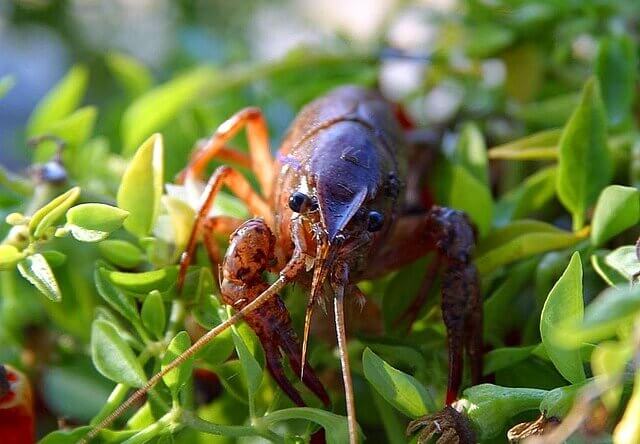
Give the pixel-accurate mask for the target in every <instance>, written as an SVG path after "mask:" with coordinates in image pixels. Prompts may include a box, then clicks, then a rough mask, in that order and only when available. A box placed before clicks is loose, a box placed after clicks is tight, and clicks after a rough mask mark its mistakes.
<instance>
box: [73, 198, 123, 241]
mask: <svg viewBox="0 0 640 444" xmlns="http://www.w3.org/2000/svg"><path fill="white" fill-rule="evenodd" d="M128 215H129V212H127V211H124V210H121V209H120V208H117V207H113V206H111V205H104V204H98V203H89V204H82V205H77V206H75V207H73V208H71V209H70V210H69V211H67V225H66V227H67V228H69V230H70V231H71V234H72V235H73V237H75V238H76V239H78V240H79V241H83V242H97V241H101V240H104V239H105V238H106V237H107V236H109V234H111V233H112V232H113V231H115V230H117V229H118V228H120V227H121V226H122V222H123V221H124V220H125V219H126V218H127V216H128Z"/></svg>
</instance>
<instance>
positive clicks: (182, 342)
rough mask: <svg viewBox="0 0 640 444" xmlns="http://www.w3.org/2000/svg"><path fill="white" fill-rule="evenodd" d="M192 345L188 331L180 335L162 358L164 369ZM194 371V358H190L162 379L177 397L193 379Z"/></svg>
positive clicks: (173, 340)
mask: <svg viewBox="0 0 640 444" xmlns="http://www.w3.org/2000/svg"><path fill="white" fill-rule="evenodd" d="M190 345H191V340H190V339H189V334H188V333H187V332H186V331H181V332H180V333H178V334H177V335H176V336H175V337H174V338H173V339H172V340H171V342H170V343H169V346H168V347H167V351H166V352H165V354H164V356H163V358H162V368H163V369H164V368H165V367H166V366H167V365H169V364H170V363H171V362H172V361H174V360H175V359H176V358H178V357H179V356H180V355H181V354H182V353H183V352H185V351H186V350H187V349H188V348H189V346H190ZM192 371H193V357H190V358H188V359H187V360H186V361H185V362H183V363H182V364H180V365H179V366H178V367H177V368H175V369H173V370H171V371H170V372H169V373H167V374H166V375H164V376H163V377H162V379H163V380H164V383H165V384H167V386H168V387H169V390H171V393H172V395H173V396H174V397H175V396H176V395H177V393H178V391H179V390H180V389H181V388H182V386H183V385H184V384H185V383H186V382H187V380H188V379H189V378H190V377H191V372H192Z"/></svg>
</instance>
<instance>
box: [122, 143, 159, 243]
mask: <svg viewBox="0 0 640 444" xmlns="http://www.w3.org/2000/svg"><path fill="white" fill-rule="evenodd" d="M163 152H164V144H163V142H162V136H161V135H160V134H154V135H153V136H151V137H149V138H148V139H147V140H146V141H145V142H144V143H143V144H142V145H141V146H140V148H138V151H137V152H136V154H135V156H133V159H132V160H131V162H130V163H129V166H128V167H127V170H126V171H125V173H124V176H123V177H122V182H121V183H120V188H118V207H120V208H122V209H123V210H126V211H128V212H129V217H128V218H127V219H126V220H125V221H124V227H125V228H126V229H127V231H129V232H130V233H133V234H135V235H136V236H138V237H143V236H146V235H148V234H149V233H150V232H151V230H152V229H153V226H154V224H155V222H156V219H157V217H158V213H159V211H160V198H161V196H162V183H163V179H164V177H163V175H164V172H163V171H164V168H163V155H164V154H163Z"/></svg>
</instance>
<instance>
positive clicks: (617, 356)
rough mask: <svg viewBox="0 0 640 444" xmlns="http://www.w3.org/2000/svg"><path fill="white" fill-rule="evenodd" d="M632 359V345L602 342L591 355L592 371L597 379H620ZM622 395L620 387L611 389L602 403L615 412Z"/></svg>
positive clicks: (605, 394) (604, 396)
mask: <svg viewBox="0 0 640 444" xmlns="http://www.w3.org/2000/svg"><path fill="white" fill-rule="evenodd" d="M632 357H633V348H632V347H631V346H630V344H625V343H619V342H614V341H607V342H601V343H600V344H598V345H597V347H596V349H595V350H594V351H593V354H592V355H591V369H592V370H593V374H594V376H596V377H598V376H599V377H603V378H615V377H619V376H620V375H621V374H622V373H623V372H624V370H625V367H626V365H627V363H628V362H629V361H630V360H631V358H632ZM605 383H606V382H605ZM620 395H622V386H620V385H615V386H614V387H611V388H610V389H609V390H607V391H606V393H604V394H603V395H602V401H603V402H604V404H605V405H606V406H607V409H608V410H609V411H613V410H614V409H615V408H616V407H617V406H618V402H619V401H620Z"/></svg>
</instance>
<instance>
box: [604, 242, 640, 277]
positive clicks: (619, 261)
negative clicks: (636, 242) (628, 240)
mask: <svg viewBox="0 0 640 444" xmlns="http://www.w3.org/2000/svg"><path fill="white" fill-rule="evenodd" d="M604 261H605V263H606V264H607V265H608V266H610V267H611V268H613V269H614V270H615V271H616V272H618V273H620V275H622V276H623V277H625V278H626V279H627V280H628V281H631V280H633V279H634V278H636V277H637V276H639V275H640V260H638V253H637V251H636V247H635V246H633V245H625V246H624V247H620V248H617V249H615V250H614V251H612V252H611V253H609V254H608V255H606V256H605V258H604Z"/></svg>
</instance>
